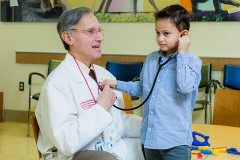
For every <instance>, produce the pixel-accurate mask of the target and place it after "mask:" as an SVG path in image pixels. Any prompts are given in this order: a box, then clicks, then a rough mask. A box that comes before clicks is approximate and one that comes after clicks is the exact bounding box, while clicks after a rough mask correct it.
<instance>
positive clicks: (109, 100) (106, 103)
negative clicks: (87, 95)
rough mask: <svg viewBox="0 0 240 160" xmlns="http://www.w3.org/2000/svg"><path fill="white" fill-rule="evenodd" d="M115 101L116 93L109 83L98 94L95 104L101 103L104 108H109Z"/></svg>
mask: <svg viewBox="0 0 240 160" xmlns="http://www.w3.org/2000/svg"><path fill="white" fill-rule="evenodd" d="M115 101H116V95H115V93H114V92H113V90H112V89H111V88H110V87H109V85H105V86H104V89H103V91H102V93H101V94H100V95H99V96H98V99H97V104H99V105H101V106H102V107H103V108H104V109H105V110H109V109H110V108H111V107H112V106H113V104H114V102H115Z"/></svg>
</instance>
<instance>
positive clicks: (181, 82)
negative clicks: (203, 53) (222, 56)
mask: <svg viewBox="0 0 240 160" xmlns="http://www.w3.org/2000/svg"><path fill="white" fill-rule="evenodd" d="M201 67H202V61H201V59H200V58H198V57H196V56H195V55H193V54H191V53H187V54H178V55H177V90H178V91H179V92H181V93H183V94H186V93H190V92H192V91H194V90H196V89H197V88H198V86H199V83H200V81H201Z"/></svg>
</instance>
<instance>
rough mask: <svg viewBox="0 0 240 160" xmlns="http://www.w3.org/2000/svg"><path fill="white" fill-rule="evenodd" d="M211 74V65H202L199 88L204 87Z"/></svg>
mask: <svg viewBox="0 0 240 160" xmlns="http://www.w3.org/2000/svg"><path fill="white" fill-rule="evenodd" d="M211 73H212V64H211V63H203V64H202V68H201V76H202V77H201V81H200V84H199V88H203V87H206V86H207V84H208V81H209V80H210V79H211Z"/></svg>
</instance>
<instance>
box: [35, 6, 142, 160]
mask: <svg viewBox="0 0 240 160" xmlns="http://www.w3.org/2000/svg"><path fill="white" fill-rule="evenodd" d="M57 30H58V33H59V35H60V38H61V40H62V42H63V44H64V47H65V49H66V50H67V51H68V53H67V54H66V57H65V59H64V60H63V61H62V63H61V64H60V65H59V66H58V67H57V68H56V69H55V70H54V71H53V72H52V73H51V74H50V75H49V76H48V78H47V80H46V81H45V83H44V85H43V87H42V91H41V96H40V99H39V102H38V105H37V108H36V112H35V114H36V117H37V121H38V123H39V127H40V133H39V136H38V149H39V151H40V152H41V154H42V159H52V160H58V159H61V160H62V159H64V160H70V159H72V160H90V159H91V160H116V159H119V160H144V158H143V153H142V150H141V142H140V140H139V138H138V137H139V134H140V125H141V120H142V118H140V117H137V116H134V115H126V114H125V113H123V112H122V111H120V110H117V109H116V108H114V107H112V106H113V104H115V105H120V103H119V102H121V100H122V99H121V98H122V94H121V92H118V91H113V90H112V89H111V88H110V87H109V86H105V87H104V90H103V91H102V90H101V89H100V88H99V84H98V83H99V82H101V81H102V80H103V79H109V78H110V79H115V77H113V75H111V74H110V73H109V72H108V71H107V70H105V69H104V68H102V67H100V66H97V65H94V64H93V63H92V62H93V61H94V60H95V59H99V58H100V57H101V48H100V46H101V42H102V41H103V39H104V38H103V35H102V29H101V26H100V24H99V22H98V20H97V18H96V17H95V16H94V15H93V14H92V11H91V10H90V9H89V8H86V7H80V8H75V9H71V10H66V11H65V12H63V14H62V15H61V16H60V18H59V22H58V24H57ZM89 72H90V75H89ZM91 76H93V78H92V77H91ZM116 97H117V98H116ZM121 104H122V103H121Z"/></svg>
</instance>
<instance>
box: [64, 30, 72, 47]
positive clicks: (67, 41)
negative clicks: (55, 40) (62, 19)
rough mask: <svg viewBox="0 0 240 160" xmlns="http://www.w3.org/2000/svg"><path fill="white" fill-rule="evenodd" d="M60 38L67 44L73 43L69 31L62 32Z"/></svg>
mask: <svg viewBox="0 0 240 160" xmlns="http://www.w3.org/2000/svg"><path fill="white" fill-rule="evenodd" d="M62 39H63V40H64V41H65V42H66V43H67V44H68V45H72V44H73V37H72V35H71V33H69V32H67V31H64V32H62Z"/></svg>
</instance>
